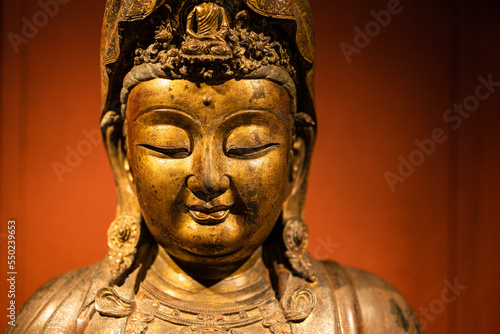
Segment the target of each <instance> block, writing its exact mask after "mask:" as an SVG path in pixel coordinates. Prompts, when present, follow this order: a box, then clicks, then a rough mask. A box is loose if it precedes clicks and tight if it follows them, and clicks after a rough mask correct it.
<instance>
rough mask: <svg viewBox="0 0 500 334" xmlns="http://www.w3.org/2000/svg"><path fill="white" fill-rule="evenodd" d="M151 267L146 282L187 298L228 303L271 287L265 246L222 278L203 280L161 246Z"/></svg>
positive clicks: (254, 296)
mask: <svg viewBox="0 0 500 334" xmlns="http://www.w3.org/2000/svg"><path fill="white" fill-rule="evenodd" d="M151 269H152V270H150V271H148V274H147V276H146V279H145V284H147V285H149V286H152V287H154V288H155V290H157V291H159V292H161V293H163V294H166V295H169V296H171V297H174V298H177V299H180V300H182V301H185V302H193V303H197V304H198V305H200V304H210V306H211V307H217V304H220V305H221V307H222V306H223V305H224V307H227V305H228V303H234V304H240V303H247V302H248V301H250V300H254V299H258V298H261V297H262V296H264V295H265V294H266V293H268V292H269V290H270V289H271V283H270V280H269V273H268V271H267V268H266V266H265V265H264V263H263V261H262V249H261V248H259V249H258V250H257V251H255V253H254V254H253V255H252V256H251V257H250V258H249V259H248V260H247V261H246V262H244V263H243V264H242V265H241V266H240V267H239V268H238V269H236V270H235V271H233V272H232V273H231V274H228V275H227V276H226V277H224V278H222V279H220V280H211V281H199V280H196V279H195V278H194V277H192V276H191V275H189V274H188V273H186V271H184V270H183V269H182V268H181V267H179V265H178V264H177V263H176V262H175V261H174V260H173V259H172V258H171V257H170V256H169V255H168V254H167V252H165V250H164V249H163V248H162V247H159V251H158V255H157V257H156V259H155V261H154V263H153V265H152V267H151Z"/></svg>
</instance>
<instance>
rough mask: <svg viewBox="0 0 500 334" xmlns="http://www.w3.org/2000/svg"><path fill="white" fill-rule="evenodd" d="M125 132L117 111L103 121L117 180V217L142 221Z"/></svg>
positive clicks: (107, 148)
mask: <svg viewBox="0 0 500 334" xmlns="http://www.w3.org/2000/svg"><path fill="white" fill-rule="evenodd" d="M123 130H124V129H123V120H122V118H121V116H120V115H118V114H117V113H116V112H115V111H108V112H107V113H106V114H105V115H104V117H103V118H102V120H101V131H102V135H103V138H104V144H105V147H106V152H107V154H108V159H109V162H110V164H111V169H112V170H113V175H114V178H115V189H116V216H117V217H120V216H133V217H136V218H137V219H138V220H140V216H141V210H140V206H139V201H138V200H137V195H136V193H135V186H134V184H133V180H132V174H131V171H130V166H129V162H128V159H127V155H126V153H125V150H124V145H126V143H125V142H124V140H125V137H124V135H123V133H124V131H123Z"/></svg>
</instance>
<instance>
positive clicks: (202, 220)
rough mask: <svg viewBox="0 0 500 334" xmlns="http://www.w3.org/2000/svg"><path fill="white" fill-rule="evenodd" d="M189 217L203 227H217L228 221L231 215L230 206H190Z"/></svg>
mask: <svg viewBox="0 0 500 334" xmlns="http://www.w3.org/2000/svg"><path fill="white" fill-rule="evenodd" d="M187 208H188V211H189V215H190V216H191V218H193V219H194V220H195V221H196V222H197V223H199V224H202V225H216V224H220V223H222V222H223V221H224V220H226V218H227V216H228V215H229V211H230V207H229V206H222V205H221V206H214V207H213V206H210V205H203V206H198V205H196V206H188V207H187Z"/></svg>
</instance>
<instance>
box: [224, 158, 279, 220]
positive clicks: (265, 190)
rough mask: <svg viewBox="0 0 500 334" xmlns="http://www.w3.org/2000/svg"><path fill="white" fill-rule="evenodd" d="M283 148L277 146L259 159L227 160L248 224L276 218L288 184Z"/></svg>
mask: <svg viewBox="0 0 500 334" xmlns="http://www.w3.org/2000/svg"><path fill="white" fill-rule="evenodd" d="M287 156H288V154H287V151H286V150H284V149H279V150H275V151H272V152H270V153H269V154H267V155H266V156H264V157H261V158H259V159H255V160H253V159H249V160H234V161H232V162H231V169H232V173H231V174H232V175H231V176H232V179H233V182H234V185H235V187H236V188H237V189H238V192H239V194H240V196H241V197H242V200H243V202H245V204H246V206H247V208H248V210H249V212H248V213H249V214H250V215H249V217H248V218H249V219H248V221H247V222H248V224H250V225H254V224H263V223H264V224H266V223H267V221H268V220H273V221H272V222H269V223H273V224H274V222H275V220H276V219H277V218H278V216H279V214H280V212H281V209H282V204H283V202H284V199H285V194H286V189H287V185H288V175H289V172H288V169H289V168H288V159H287Z"/></svg>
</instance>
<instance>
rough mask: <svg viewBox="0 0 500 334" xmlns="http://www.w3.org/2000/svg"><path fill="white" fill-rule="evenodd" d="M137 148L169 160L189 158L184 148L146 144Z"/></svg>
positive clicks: (187, 151)
mask: <svg viewBox="0 0 500 334" xmlns="http://www.w3.org/2000/svg"><path fill="white" fill-rule="evenodd" d="M138 146H140V147H144V148H146V149H148V150H151V151H154V152H156V153H160V154H162V155H164V156H166V157H168V158H170V159H184V158H187V157H188V156H189V150H188V149H187V148H185V147H158V146H152V145H147V144H139V145H138Z"/></svg>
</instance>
